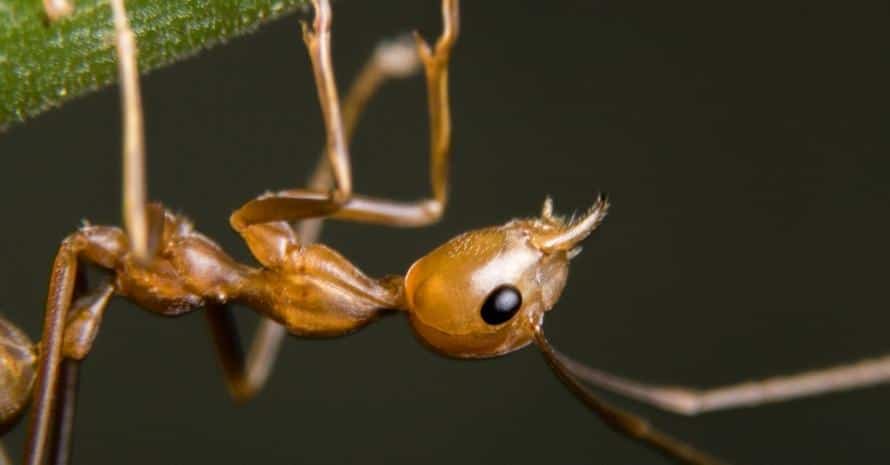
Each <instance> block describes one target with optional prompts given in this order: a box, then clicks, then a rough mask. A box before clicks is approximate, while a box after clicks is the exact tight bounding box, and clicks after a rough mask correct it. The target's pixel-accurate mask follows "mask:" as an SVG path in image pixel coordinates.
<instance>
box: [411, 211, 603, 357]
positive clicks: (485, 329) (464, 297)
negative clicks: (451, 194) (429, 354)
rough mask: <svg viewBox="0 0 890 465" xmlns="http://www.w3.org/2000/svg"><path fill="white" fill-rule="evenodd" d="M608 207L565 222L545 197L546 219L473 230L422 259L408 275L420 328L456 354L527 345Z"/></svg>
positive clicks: (501, 351) (491, 352)
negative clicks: (585, 242) (554, 212)
mask: <svg viewBox="0 0 890 465" xmlns="http://www.w3.org/2000/svg"><path fill="white" fill-rule="evenodd" d="M607 209H608V203H607V202H606V201H605V199H604V198H602V197H600V198H599V199H597V201H596V203H595V204H594V205H593V207H592V208H591V209H590V210H589V211H588V212H587V214H586V215H584V216H583V217H582V218H579V219H577V220H570V221H565V220H563V219H562V218H559V217H556V216H554V215H553V204H552V202H551V201H550V199H547V201H546V202H545V203H544V209H543V212H542V213H541V217H540V218H533V219H521V220H513V221H510V222H509V223H507V224H505V225H502V226H497V227H491V228H485V229H480V230H476V231H471V232H468V233H465V234H462V235H460V236H457V237H455V238H454V239H451V240H450V241H448V242H446V243H445V244H443V245H442V246H440V247H439V248H438V249H436V250H434V251H432V252H431V253H430V254H428V255H426V256H424V257H422V258H421V259H420V260H418V261H416V262H415V263H414V264H413V265H412V266H411V269H410V270H408V274H407V276H406V277H405V291H406V297H407V303H408V309H409V313H410V319H411V324H412V326H413V327H414V330H415V332H416V333H417V335H418V336H419V337H420V339H421V340H422V341H423V342H425V343H427V344H428V345H429V346H431V347H432V348H433V349H435V350H437V351H438V352H441V353H442V354H444V355H448V356H452V357H463V358H484V357H494V356H497V355H502V354H506V353H508V352H512V351H514V350H516V349H519V348H521V347H524V346H525V345H527V344H529V343H530V342H532V340H533V339H534V337H535V334H534V333H535V331H536V328H538V327H539V326H540V324H541V321H542V319H543V317H544V312H546V311H548V310H550V309H551V308H553V306H554V305H555V304H556V301H557V300H558V299H559V296H560V295H561V294H562V290H563V287H564V286H565V283H566V278H567V277H568V272H569V260H571V259H572V258H573V257H574V256H575V255H577V254H578V253H579V252H580V250H581V249H580V247H579V246H578V244H579V243H580V242H581V241H582V240H584V239H585V238H586V237H587V236H589V235H590V233H591V232H593V230H594V229H596V227H597V226H598V225H599V224H600V222H601V221H602V219H603V217H605V215H606V210H607Z"/></svg>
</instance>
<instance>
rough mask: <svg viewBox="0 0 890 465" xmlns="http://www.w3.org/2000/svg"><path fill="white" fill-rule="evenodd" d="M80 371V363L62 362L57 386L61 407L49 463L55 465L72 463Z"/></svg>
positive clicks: (58, 410)
mask: <svg viewBox="0 0 890 465" xmlns="http://www.w3.org/2000/svg"><path fill="white" fill-rule="evenodd" d="M79 371H80V361H79V360H71V359H67V358H66V359H64V360H63V361H62V366H61V367H60V368H59V381H58V385H57V386H56V388H57V391H56V395H57V396H58V398H59V407H58V409H57V410H56V418H55V420H54V427H53V432H52V433H51V434H52V436H51V437H52V438H53V440H52V449H51V450H50V453H49V463H51V464H53V465H66V464H68V463H71V445H72V444H73V441H72V440H73V435H74V414H75V412H76V409H77V388H78V372H79Z"/></svg>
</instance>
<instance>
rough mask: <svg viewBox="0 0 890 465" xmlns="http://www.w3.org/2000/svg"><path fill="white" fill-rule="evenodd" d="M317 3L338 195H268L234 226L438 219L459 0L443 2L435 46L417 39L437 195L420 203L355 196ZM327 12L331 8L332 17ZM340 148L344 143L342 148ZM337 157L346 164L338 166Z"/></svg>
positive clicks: (312, 40) (316, 60)
mask: <svg viewBox="0 0 890 465" xmlns="http://www.w3.org/2000/svg"><path fill="white" fill-rule="evenodd" d="M315 4H316V9H317V12H318V14H317V18H316V31H315V32H313V31H309V30H308V28H307V29H304V31H305V37H306V43H307V46H308V47H309V51H310V55H311V56H312V63H313V68H314V70H315V76H316V83H317V84H318V87H319V96H320V98H321V100H322V112H323V113H324V116H325V125H326V127H327V129H328V157H329V160H330V164H331V170H332V171H333V174H334V179H335V180H336V182H337V186H338V188H337V190H335V191H334V194H333V195H326V194H322V193H320V192H317V191H309V190H300V189H296V190H287V191H282V192H278V193H274V194H267V195H263V196H261V197H259V198H257V199H254V200H251V201H250V202H248V203H246V204H245V205H244V206H242V207H241V208H240V209H238V210H237V211H235V213H234V214H232V217H231V219H230V222H231V223H232V226H233V227H234V228H235V229H236V230H238V231H242V230H244V228H246V227H247V226H250V225H253V224H260V223H267V222H273V221H295V220H300V219H307V218H312V217H322V216H330V217H332V218H337V219H346V220H352V221H360V222H369V223H378V224H384V225H389V226H403V227H416V226H424V225H428V224H431V223H433V222H435V221H437V220H438V219H439V218H440V217H441V216H442V212H443V211H444V208H445V204H446V201H447V197H448V179H449V173H448V171H449V170H448V167H449V160H450V153H451V114H450V109H449V105H448V61H449V59H450V55H451V48H452V47H453V45H454V43H455V41H456V40H457V35H458V1H457V0H443V2H442V11H443V18H444V30H443V32H442V35H441V36H440V37H439V39H438V41H437V42H436V44H435V46H434V47H432V48H431V47H430V46H429V45H427V44H426V43H425V42H424V41H423V40H422V39H420V38H419V37H418V38H417V39H416V42H417V49H418V54H419V55H420V58H421V60H422V61H423V64H424V69H425V73H426V81H427V92H428V100H429V112H430V134H431V141H430V160H431V167H430V184H431V188H432V193H433V196H432V198H428V199H424V200H420V201H417V202H395V201H391V200H385V199H376V198H371V197H364V196H353V195H351V178H348V179H347V180H348V181H349V183H346V182H345V181H344V178H346V176H345V175H348V174H349V173H348V158H346V147H345V146H340V145H337V144H338V143H339V141H343V140H344V139H345V137H343V136H342V133H343V127H342V124H341V123H342V122H341V121H340V118H339V116H340V112H339V110H337V107H338V105H337V99H336V92H335V91H334V90H332V86H333V71H332V69H331V67H330V56H329V55H327V54H329V53H330V47H329V43H328V42H329V40H330V37H329V35H328V34H320V33H318V32H319V31H323V30H325V29H324V28H323V27H322V26H319V24H327V25H328V26H329V22H330V11H329V9H330V7H329V5H328V2H327V1H326V0H316V2H315ZM323 12H326V14H327V16H325V15H324V14H323ZM321 18H326V19H327V23H325V22H324V21H320V19H321ZM326 55H327V56H326ZM332 134H333V135H332ZM337 134H340V135H339V136H337ZM338 147H342V150H340V149H338ZM337 154H340V155H342V156H338V155H337ZM344 160H345V162H343V161H344ZM338 161H341V162H343V163H340V164H339V165H338ZM344 170H345V171H344ZM344 173H345V175H344ZM346 186H349V187H350V190H347V189H345V187H346ZM346 194H349V195H346ZM338 195H339V197H338Z"/></svg>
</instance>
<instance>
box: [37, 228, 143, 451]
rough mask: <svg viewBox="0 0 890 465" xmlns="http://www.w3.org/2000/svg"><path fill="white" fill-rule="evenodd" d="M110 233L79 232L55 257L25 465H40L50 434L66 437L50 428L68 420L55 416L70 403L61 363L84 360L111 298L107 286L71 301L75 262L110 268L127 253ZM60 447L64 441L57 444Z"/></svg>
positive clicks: (71, 237) (63, 428)
mask: <svg viewBox="0 0 890 465" xmlns="http://www.w3.org/2000/svg"><path fill="white" fill-rule="evenodd" d="M109 231H112V230H109V229H108V228H84V229H81V230H80V231H78V232H76V233H74V234H72V235H71V236H68V237H67V238H66V239H65V240H64V241H63V242H62V245H61V246H60V247H59V251H58V253H57V254H56V258H55V261H54V263H53V268H52V273H51V275H50V282H49V297H48V298H47V303H46V314H45V317H44V324H43V335H42V337H41V339H40V341H41V342H40V347H41V350H40V356H39V359H38V363H37V382H36V386H35V389H34V395H33V398H32V400H33V402H34V408H33V409H32V412H31V422H30V429H29V431H28V438H27V442H26V446H25V463H26V464H28V465H40V464H42V463H44V461H45V460H44V458H45V456H46V455H47V452H48V449H49V447H48V446H49V445H50V444H49V441H50V438H51V436H50V433H51V431H53V430H56V431H66V430H67V431H69V432H70V426H69V427H62V428H61V429H55V428H57V427H56V426H55V425H54V424H55V423H56V422H57V421H59V420H62V421H69V420H71V419H72V417H71V416H70V415H65V414H64V413H61V414H60V413H59V411H58V410H57V409H59V408H61V410H62V411H63V412H64V411H65V410H67V409H68V407H67V405H68V403H69V401H73V397H74V396H73V394H74V390H73V389H69V388H67V387H64V386H60V384H59V383H60V381H59V379H60V375H61V373H60V371H62V369H61V366H62V364H63V361H64V360H65V359H71V360H72V361H75V364H76V361H77V360H79V359H82V358H83V357H85V356H86V353H87V352H88V350H89V346H90V345H91V344H92V341H93V339H94V337H95V332H96V331H97V329H98V324H99V320H100V319H101V315H102V313H103V311H104V309H105V306H106V305H107V304H108V300H109V299H110V297H111V294H112V292H113V287H112V286H111V284H105V285H103V286H101V287H100V288H99V289H98V290H97V291H96V292H95V293H91V294H89V295H87V296H86V297H84V298H83V299H78V300H77V301H74V300H73V299H74V294H75V289H76V288H77V282H76V281H77V276H78V267H79V266H78V265H79V264H78V261H79V260H80V259H84V260H86V261H88V262H90V263H95V264H96V265H98V266H100V267H103V268H112V266H113V263H114V261H116V260H117V259H119V257H120V256H122V255H123V254H124V253H126V252H125V249H124V241H123V238H122V237H116V236H115V235H114V233H113V231H112V234H109ZM72 303H73V304H72ZM65 370H67V368H66V369H65ZM60 415H61V416H60ZM56 439H57V440H58V439H59V438H58V437H57V438H56ZM62 441H63V442H65V441H67V440H66V439H64V438H62ZM54 447H55V450H56V451H59V452H60V455H59V456H57V457H62V456H63V455H64V453H63V451H62V450H61V448H59V447H57V446H54Z"/></svg>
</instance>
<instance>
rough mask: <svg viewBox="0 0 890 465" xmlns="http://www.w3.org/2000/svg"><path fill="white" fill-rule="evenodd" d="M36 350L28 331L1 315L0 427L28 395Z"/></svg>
mask: <svg viewBox="0 0 890 465" xmlns="http://www.w3.org/2000/svg"><path fill="white" fill-rule="evenodd" d="M36 364H37V353H36V348H35V346H34V344H33V343H32V342H31V339H29V338H28V335H27V334H25V333H24V332H23V331H22V330H20V329H18V328H17V327H16V326H15V325H13V324H12V323H10V322H9V321H8V320H7V319H5V318H3V317H0V427H6V426H8V425H11V424H14V423H15V420H16V419H17V418H18V416H19V415H20V414H21V412H22V410H23V408H24V407H25V405H27V403H28V399H29V398H30V397H31V388H32V387H33V385H34V378H35V372H36V370H35V368H36Z"/></svg>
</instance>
